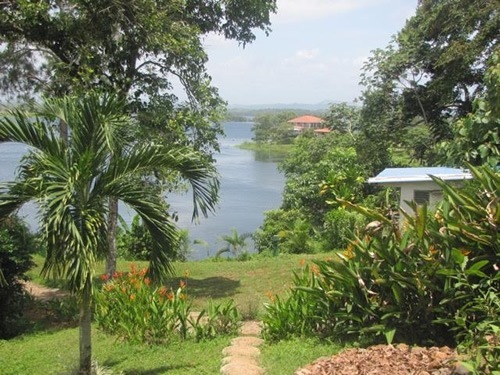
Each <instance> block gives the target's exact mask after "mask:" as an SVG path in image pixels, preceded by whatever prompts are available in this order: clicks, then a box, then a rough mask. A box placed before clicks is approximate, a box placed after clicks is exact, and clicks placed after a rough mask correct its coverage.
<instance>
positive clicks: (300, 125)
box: [288, 115, 330, 134]
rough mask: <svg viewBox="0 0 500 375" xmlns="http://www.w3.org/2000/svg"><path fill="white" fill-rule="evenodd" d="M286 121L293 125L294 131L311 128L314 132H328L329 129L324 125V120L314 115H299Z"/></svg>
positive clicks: (298, 131) (299, 131)
mask: <svg viewBox="0 0 500 375" xmlns="http://www.w3.org/2000/svg"><path fill="white" fill-rule="evenodd" d="M288 123H289V124H292V125H293V131H294V132H296V133H301V132H303V131H304V130H312V131H314V133H316V134H326V133H330V129H329V128H327V127H325V124H324V123H325V120H323V119H322V118H320V117H316V116H310V115H306V116H300V117H296V118H293V119H291V120H289V121H288Z"/></svg>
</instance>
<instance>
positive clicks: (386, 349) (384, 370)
mask: <svg viewBox="0 0 500 375" xmlns="http://www.w3.org/2000/svg"><path fill="white" fill-rule="evenodd" d="M456 358H457V356H456V352H455V351H454V350H452V349H450V348H448V347H441V348H437V347H433V348H420V347H412V348H410V347H408V345H404V344H399V345H396V346H392V345H377V346H372V347H369V348H367V349H348V350H345V351H343V352H341V353H339V354H337V355H334V356H332V357H329V358H320V359H318V360H317V361H315V362H313V363H312V364H310V365H308V366H306V367H304V368H302V369H300V370H297V371H296V372H295V374H294V375H387V374H390V375H403V374H404V375H409V374H413V375H466V374H468V372H467V370H465V369H464V368H463V367H461V366H460V365H459V364H458V362H457V359H456Z"/></svg>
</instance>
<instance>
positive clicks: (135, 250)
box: [117, 215, 201, 262]
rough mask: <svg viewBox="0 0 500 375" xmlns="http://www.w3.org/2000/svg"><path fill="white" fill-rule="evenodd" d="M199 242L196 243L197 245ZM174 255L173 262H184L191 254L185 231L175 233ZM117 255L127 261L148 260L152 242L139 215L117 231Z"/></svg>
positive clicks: (187, 235) (189, 242)
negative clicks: (128, 225) (128, 224)
mask: <svg viewBox="0 0 500 375" xmlns="http://www.w3.org/2000/svg"><path fill="white" fill-rule="evenodd" d="M198 242H200V243H201V241H197V242H195V243H198ZM176 245H177V246H176V249H175V253H174V255H173V257H172V260H173V261H180V262H185V261H186V260H187V257H188V255H189V253H190V252H191V250H192V249H191V240H190V238H189V232H188V231H187V230H178V231H177V241H176ZM117 247H118V254H119V255H120V256H123V257H124V258H125V259H128V260H149V256H150V254H151V249H152V247H153V240H152V238H151V234H150V233H149V231H148V230H147V229H146V227H145V226H144V224H143V223H142V221H141V218H140V216H139V215H135V216H134V218H133V219H132V224H131V225H130V227H127V225H126V224H125V223H123V226H122V227H121V228H120V229H119V231H118V241H117Z"/></svg>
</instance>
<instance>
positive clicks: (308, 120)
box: [288, 116, 325, 124]
mask: <svg viewBox="0 0 500 375" xmlns="http://www.w3.org/2000/svg"><path fill="white" fill-rule="evenodd" d="M288 122H290V123H292V124H296V123H300V124H317V123H318V122H325V120H323V119H322V118H319V117H316V116H300V117H296V118H294V119H291V120H289V121H288Z"/></svg>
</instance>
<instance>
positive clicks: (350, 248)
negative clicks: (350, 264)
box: [342, 243, 354, 259]
mask: <svg viewBox="0 0 500 375" xmlns="http://www.w3.org/2000/svg"><path fill="white" fill-rule="evenodd" d="M342 254H343V255H344V256H345V257H346V258H347V259H352V258H354V246H353V244H352V243H350V244H349V245H347V249H345V250H344V251H343V252H342Z"/></svg>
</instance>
